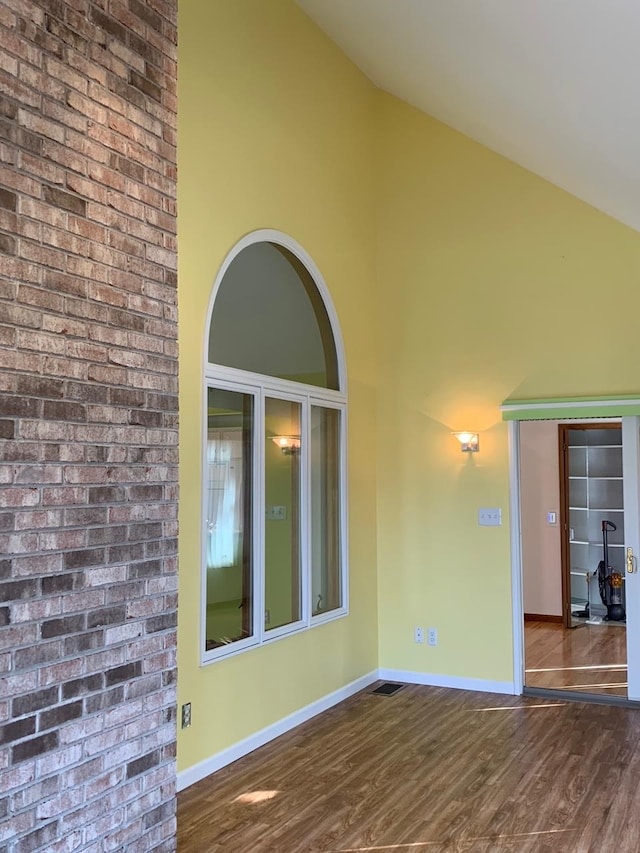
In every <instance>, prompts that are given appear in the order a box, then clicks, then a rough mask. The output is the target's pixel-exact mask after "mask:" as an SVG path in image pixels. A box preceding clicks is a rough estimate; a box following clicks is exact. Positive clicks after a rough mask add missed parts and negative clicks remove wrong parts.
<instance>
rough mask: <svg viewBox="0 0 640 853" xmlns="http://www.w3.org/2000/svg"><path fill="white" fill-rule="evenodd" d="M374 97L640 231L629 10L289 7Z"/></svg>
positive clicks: (314, 3)
mask: <svg viewBox="0 0 640 853" xmlns="http://www.w3.org/2000/svg"><path fill="white" fill-rule="evenodd" d="M297 2H298V5H299V6H300V7H301V8H302V9H304V11H305V12H306V13H307V14H308V15H309V16H310V17H311V18H312V19H313V20H314V21H315V22H316V24H317V25H318V26H319V27H320V28H321V29H323V30H324V31H325V32H326V33H327V35H328V36H329V37H330V38H331V39H332V40H333V41H335V42H336V43H337V44H338V45H339V47H340V48H341V49H342V50H343V51H344V52H345V53H346V54H347V55H348V56H349V57H350V58H351V59H352V60H353V62H354V63H355V64H356V65H358V66H359V67H360V68H361V69H362V71H363V72H364V73H365V74H366V75H367V76H368V77H369V78H370V79H371V80H372V81H373V82H374V83H375V84H376V85H377V86H379V87H380V88H381V89H384V90H385V91H387V92H389V93H391V94H393V95H395V96H397V97H398V98H401V99H402V100H404V101H406V102H407V103H409V104H411V105H413V106H415V107H418V108H419V109H421V110H423V111H424V112H425V113H428V114H429V115H432V116H434V117H435V118H437V119H439V120H440V121H442V122H444V123H445V124H447V125H449V126H450V127H453V128H455V129H456V130H459V131H460V132H462V133H464V134H465V135H466V136H469V137H471V138H472V139H475V140H476V141H478V142H481V143H482V144H484V145H486V146H487V147H489V148H491V149H492V150H494V151H496V152H498V153H499V154H503V155H504V156H505V157H508V158H509V159H511V160H513V161H515V162H516V163H519V164H520V165H522V166H524V167H525V168H527V169H529V170H531V171H532V172H535V173H536V174H538V175H540V176H541V177H543V178H546V179H547V180H549V181H551V182H552V183H554V184H556V185H557V186H559V187H562V188H563V189H565V190H567V191H568V192H570V193H572V194H573V195H575V196H578V198H581V199H583V200H584V201H586V202H588V203H589V204H591V205H593V206H594V207H597V208H599V209H600V210H602V211H604V212H605V213H608V214H609V215H611V216H613V217H614V218H616V219H618V220H620V221H621V222H624V223H626V224H627V225H630V226H631V227H633V228H635V229H636V230H640V94H639V87H640V2H638V0H297Z"/></svg>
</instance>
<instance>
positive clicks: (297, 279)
mask: <svg viewBox="0 0 640 853" xmlns="http://www.w3.org/2000/svg"><path fill="white" fill-rule="evenodd" d="M303 258H304V260H303ZM312 271H313V272H312ZM336 325H337V321H336V319H335V315H334V312H333V307H332V306H331V303H330V300H329V298H328V293H327V292H326V288H325V286H324V283H323V282H322V279H321V277H320V273H319V272H318V271H317V270H316V269H315V267H314V265H313V262H312V261H311V259H310V258H307V257H306V256H305V254H304V252H303V251H302V250H301V249H300V248H299V247H297V246H296V245H295V244H294V243H293V241H290V240H289V239H288V238H284V237H283V236H282V235H278V234H277V232H267V231H263V232H255V233H254V234H252V235H249V237H247V238H245V239H244V240H243V241H241V243H239V244H238V246H237V247H236V249H235V250H234V252H232V253H231V255H230V258H228V259H227V263H226V264H225V266H224V267H223V270H222V272H221V276H220V278H219V283H218V286H217V288H215V295H214V304H213V309H212V312H211V320H210V323H209V339H208V341H209V343H208V361H209V363H212V364H218V365H223V366H224V367H233V368H237V369H240V370H247V371H251V372H252V373H260V374H263V375H266V376H274V377H278V378H280V379H286V380H289V381H293V382H301V383H304V384H307V385H315V386H318V387H321V388H328V389H332V390H336V391H337V390H344V389H343V387H342V385H343V383H342V381H341V370H340V359H339V355H338V352H339V344H337V343H336V336H335V334H334V330H335V329H336Z"/></svg>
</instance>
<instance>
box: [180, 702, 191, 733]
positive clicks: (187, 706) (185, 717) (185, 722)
mask: <svg viewBox="0 0 640 853" xmlns="http://www.w3.org/2000/svg"><path fill="white" fill-rule="evenodd" d="M190 725H191V702H185V703H184V705H183V706H182V728H183V729H188V728H189V726H190Z"/></svg>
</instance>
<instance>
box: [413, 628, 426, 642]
mask: <svg viewBox="0 0 640 853" xmlns="http://www.w3.org/2000/svg"><path fill="white" fill-rule="evenodd" d="M413 642H414V643H424V628H414V629H413Z"/></svg>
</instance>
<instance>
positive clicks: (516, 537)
mask: <svg viewBox="0 0 640 853" xmlns="http://www.w3.org/2000/svg"><path fill="white" fill-rule="evenodd" d="M549 408H550V409H553V408H555V407H554V406H549ZM558 408H561V407H558ZM550 415H551V416H552V413H551V412H550ZM558 415H559V417H556V418H554V420H563V418H562V414H561V413H560V412H558ZM600 417H602V416H600ZM605 417H607V416H605ZM607 419H608V420H621V421H622V436H623V448H624V446H625V442H626V446H627V449H626V451H624V452H625V459H628V460H629V462H628V466H627V470H629V469H630V470H631V472H635V475H636V476H635V477H633V473H632V476H630V477H629V476H627V472H625V471H624V470H623V476H624V479H623V488H624V511H625V546H626V545H627V544H631V545H633V551H634V555H636V557H638V558H640V512H637V513H635V512H634V511H633V509H634V507H635V508H640V417H638V416H629V415H625V414H624V413H623V412H621V413H618V414H617V415H611V416H608V417H607ZM524 420H526V418H525V419H524ZM580 420H583V421H584V420H589V421H594V420H596V417H591V418H579V417H578V418H572V419H571V421H572V422H579V421H580ZM508 428H509V518H510V525H509V526H510V540H511V601H512V616H513V619H512V624H513V692H514V694H515V695H517V696H520V695H522V693H523V689H524V672H525V656H524V651H525V650H524V599H523V592H522V589H523V569H522V518H521V507H520V485H521V484H520V420H512V421H508ZM627 518H628V520H627ZM627 524H629V529H627ZM638 569H639V567H638V564H637V562H636V573H635V575H634V576H632V578H631V583H633V584H635V585H636V586H637V585H638V584H640V574H639V573H638ZM638 592H640V590H638V591H635V595H632V596H629V595H627V612H628V611H629V605H631V607H634V604H635V599H636V598H637V596H638ZM634 609H635V608H634ZM626 631H627V658H629V649H631V648H640V608H638V609H637V611H636V614H635V618H632V619H631V620H627V625H626ZM627 698H628V699H630V700H639V699H640V689H639V691H638V695H636V693H635V692H634V690H633V688H632V687H631V682H630V687H629V688H627Z"/></svg>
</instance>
